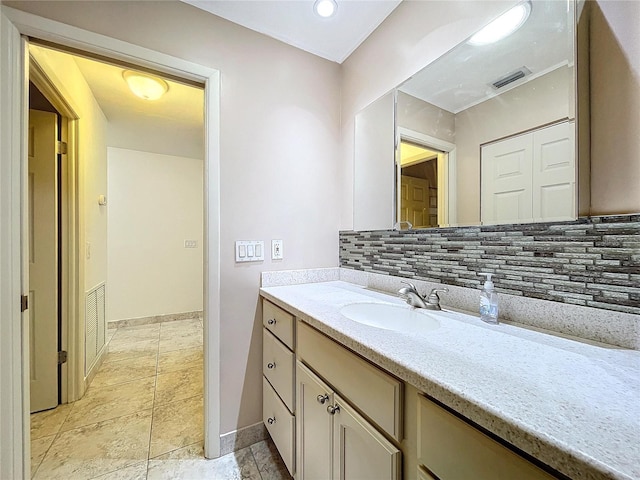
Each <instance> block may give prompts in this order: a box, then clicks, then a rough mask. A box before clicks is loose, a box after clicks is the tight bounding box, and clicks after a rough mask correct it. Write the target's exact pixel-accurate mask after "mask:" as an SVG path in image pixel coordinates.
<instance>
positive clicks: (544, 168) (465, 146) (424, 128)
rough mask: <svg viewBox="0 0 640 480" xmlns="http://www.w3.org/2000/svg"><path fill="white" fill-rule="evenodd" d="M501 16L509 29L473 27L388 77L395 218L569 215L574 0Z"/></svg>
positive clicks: (572, 206)
mask: <svg viewBox="0 0 640 480" xmlns="http://www.w3.org/2000/svg"><path fill="white" fill-rule="evenodd" d="M506 17H513V18H514V19H515V20H516V21H515V23H514V25H515V30H514V31H512V32H511V33H510V34H507V35H506V36H503V37H502V38H498V37H499V36H500V35H499V33H500V32H498V33H496V31H495V30H492V29H489V30H486V29H483V30H481V31H480V32H478V33H477V34H476V35H474V36H472V37H471V38H470V39H468V40H467V41H465V42H463V43H461V44H460V45H458V46H457V47H455V48H454V49H453V50H451V51H449V52H448V53H446V54H445V55H443V56H442V57H440V58H439V59H438V60H436V61H435V62H433V63H431V64H430V65H428V66H427V67H425V68H424V69H423V70H421V71H420V72H418V73H417V74H416V75H414V76H413V77H412V78H410V79H409V80H407V81H406V82H405V83H403V84H402V85H400V86H399V87H398V89H397V91H396V140H395V145H396V153H395V165H396V169H395V181H394V179H393V178H391V176H387V177H386V178H387V181H389V182H390V183H394V184H395V196H394V198H393V200H391V202H392V203H394V204H395V218H394V220H393V222H390V223H391V225H393V224H395V225H396V228H402V229H406V228H409V226H411V228H428V227H434V226H454V225H478V224H500V223H527V222H542V221H559V220H570V219H575V218H576V217H577V206H576V203H577V201H576V200H577V188H576V178H577V168H576V152H575V128H576V121H575V117H576V115H575V73H574V36H575V14H574V2H573V0H566V1H558V0H532V1H526V2H522V3H520V4H519V5H518V6H516V7H515V8H514V9H513V10H511V11H508V12H506V13H505V15H504V16H503V17H499V18H498V19H497V23H498V25H499V26H500V25H501V26H504V25H505V24H506V23H507V22H506V20H505V18H506ZM494 23H495V22H492V24H494ZM492 24H490V25H489V27H490V26H491V25H492ZM503 33H504V32H503ZM365 110H366V109H365ZM388 161H389V162H392V161H393V160H392V159H391V158H389V160H388ZM358 162H359V160H358V152H357V151H356V171H355V174H356V184H355V188H356V194H357V193H358V192H357V190H358V188H359V185H358V182H357V177H358ZM361 207H363V206H361V205H358V204H357V203H356V204H355V205H354V211H357V209H358V208H361ZM364 208H366V207H364ZM391 225H389V224H387V225H386V226H383V227H382V228H389V227H390V226H391ZM365 228H366V226H365Z"/></svg>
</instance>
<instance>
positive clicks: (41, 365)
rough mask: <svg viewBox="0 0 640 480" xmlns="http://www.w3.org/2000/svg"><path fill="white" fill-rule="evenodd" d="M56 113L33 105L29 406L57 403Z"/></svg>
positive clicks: (35, 408)
mask: <svg viewBox="0 0 640 480" xmlns="http://www.w3.org/2000/svg"><path fill="white" fill-rule="evenodd" d="M57 128H58V127H57V115H56V114H55V113H50V112H41V111H38V110H29V139H28V150H29V152H28V154H29V179H28V196H29V197H28V218H29V320H30V328H29V332H30V333H29V354H30V355H29V357H30V358H29V362H30V365H29V371H30V380H31V381H30V383H31V412H32V413H33V412H38V411H41V410H47V409H50V408H54V407H55V406H57V405H58V260H57V242H58V235H57V216H58V212H57V180H56V179H57V172H56V153H57V149H56V146H57V139H58V136H57Z"/></svg>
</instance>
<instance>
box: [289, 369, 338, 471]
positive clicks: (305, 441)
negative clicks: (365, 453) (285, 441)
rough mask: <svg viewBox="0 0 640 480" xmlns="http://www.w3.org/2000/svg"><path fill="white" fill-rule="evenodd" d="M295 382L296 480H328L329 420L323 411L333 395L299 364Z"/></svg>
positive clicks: (329, 457) (329, 458)
mask: <svg viewBox="0 0 640 480" xmlns="http://www.w3.org/2000/svg"><path fill="white" fill-rule="evenodd" d="M296 365H297V368H296V379H297V382H298V392H297V395H296V396H297V404H296V412H297V413H296V416H297V435H296V442H297V445H296V451H297V462H296V463H297V477H296V478H297V480H328V479H330V478H331V427H332V423H333V417H332V416H331V415H330V414H329V413H328V412H327V407H328V406H329V405H333V401H334V400H333V392H332V391H331V389H330V388H329V387H327V386H326V385H325V384H324V383H323V382H322V380H320V379H319V378H318V377H317V376H316V375H314V374H313V372H311V370H309V369H308V368H307V367H305V366H304V365H303V364H302V363H300V362H296Z"/></svg>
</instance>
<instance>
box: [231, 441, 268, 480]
mask: <svg viewBox="0 0 640 480" xmlns="http://www.w3.org/2000/svg"><path fill="white" fill-rule="evenodd" d="M231 453H233V452H231ZM249 453H251V458H253V463H255V464H256V470H258V475H260V480H264V477H263V476H262V472H261V471H260V465H258V460H257V459H256V456H255V454H254V453H253V448H251V445H249Z"/></svg>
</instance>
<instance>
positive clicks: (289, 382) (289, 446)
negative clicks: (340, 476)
mask: <svg viewBox="0 0 640 480" xmlns="http://www.w3.org/2000/svg"><path fill="white" fill-rule="evenodd" d="M262 324H263V327H264V328H263V330H262V372H263V377H262V420H263V422H264V424H265V426H266V428H267V431H268V432H269V435H270V436H271V438H272V440H273V443H275V445H276V447H277V449H278V451H279V452H280V455H281V456H282V460H283V461H284V463H285V465H286V466H287V469H288V470H289V473H290V474H291V475H292V476H293V475H294V474H295V360H294V358H295V357H294V339H295V317H294V316H293V315H291V314H290V313H289V312H287V311H286V310H283V309H282V308H280V307H278V306H277V305H274V304H273V303H271V302H269V301H267V300H263V302H262Z"/></svg>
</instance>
